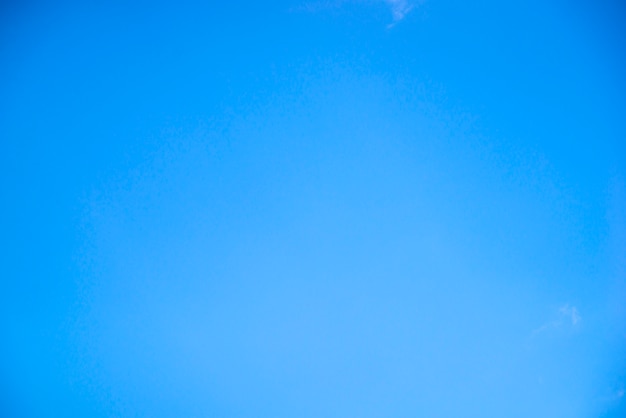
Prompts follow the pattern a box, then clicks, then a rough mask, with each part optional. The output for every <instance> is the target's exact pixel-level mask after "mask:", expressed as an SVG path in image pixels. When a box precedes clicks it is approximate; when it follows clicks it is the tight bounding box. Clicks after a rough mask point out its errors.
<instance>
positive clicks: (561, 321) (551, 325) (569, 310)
mask: <svg viewBox="0 0 626 418" xmlns="http://www.w3.org/2000/svg"><path fill="white" fill-rule="evenodd" d="M581 320H582V317H581V316H580V313H579V312H578V309H577V308H576V307H575V306H570V305H569V304H565V305H563V306H561V307H560V308H559V310H558V312H557V314H556V317H555V318H554V319H553V320H552V321H549V322H546V323H545V324H543V325H542V326H540V327H539V328H537V329H535V330H533V333H532V335H533V336H535V335H537V334H541V333H544V332H547V331H550V330H556V329H562V328H565V327H569V328H572V327H577V326H578V324H579V323H580V321H581Z"/></svg>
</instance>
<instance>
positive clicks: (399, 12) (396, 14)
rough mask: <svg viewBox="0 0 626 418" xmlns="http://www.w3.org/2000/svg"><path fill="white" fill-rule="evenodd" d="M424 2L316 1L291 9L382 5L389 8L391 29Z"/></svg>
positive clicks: (398, 0)
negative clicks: (354, 4) (349, 4)
mask: <svg viewBox="0 0 626 418" xmlns="http://www.w3.org/2000/svg"><path fill="white" fill-rule="evenodd" d="M424 1H425V0H317V1H308V2H305V3H303V4H302V5H301V6H299V7H297V8H295V9H293V10H294V11H304V12H309V13H317V12H320V11H323V10H330V9H337V8H340V7H342V6H343V5H344V4H347V3H361V4H380V3H384V4H386V5H387V6H388V7H389V10H390V11H391V16H392V18H393V22H392V23H391V24H389V25H388V27H393V26H394V25H395V24H396V23H398V22H399V21H401V20H402V19H404V18H405V17H406V15H407V14H409V12H410V11H411V10H413V9H414V8H415V6H418V5H420V4H421V3H423V2H424Z"/></svg>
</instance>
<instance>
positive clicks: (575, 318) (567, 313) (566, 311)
mask: <svg viewBox="0 0 626 418" xmlns="http://www.w3.org/2000/svg"><path fill="white" fill-rule="evenodd" d="M559 313H560V314H561V315H562V316H563V317H565V318H568V319H569V320H571V321H572V325H574V326H575V325H576V324H578V322H580V315H579V314H578V309H576V307H575V306H571V307H570V306H569V305H564V306H561V308H560V309H559Z"/></svg>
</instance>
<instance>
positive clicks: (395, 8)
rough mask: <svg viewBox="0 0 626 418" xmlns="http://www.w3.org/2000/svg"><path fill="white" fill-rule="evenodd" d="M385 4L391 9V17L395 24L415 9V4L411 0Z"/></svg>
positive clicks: (393, 0) (392, 0) (389, 1)
mask: <svg viewBox="0 0 626 418" xmlns="http://www.w3.org/2000/svg"><path fill="white" fill-rule="evenodd" d="M385 3H387V5H388V6H389V7H390V8H391V15H392V16H393V21H394V22H399V21H401V20H402V19H404V17H405V16H406V15H407V14H408V13H409V12H410V11H411V9H413V7H415V5H414V4H413V2H410V1H409V0H385Z"/></svg>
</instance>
